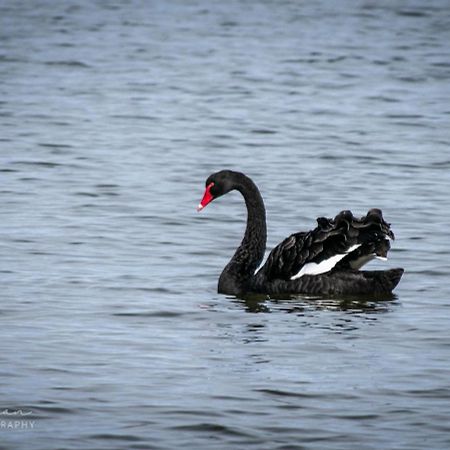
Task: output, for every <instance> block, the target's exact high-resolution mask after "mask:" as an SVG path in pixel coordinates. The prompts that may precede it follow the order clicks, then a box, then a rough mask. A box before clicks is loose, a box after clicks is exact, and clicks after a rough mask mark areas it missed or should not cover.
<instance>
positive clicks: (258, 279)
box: [199, 170, 403, 295]
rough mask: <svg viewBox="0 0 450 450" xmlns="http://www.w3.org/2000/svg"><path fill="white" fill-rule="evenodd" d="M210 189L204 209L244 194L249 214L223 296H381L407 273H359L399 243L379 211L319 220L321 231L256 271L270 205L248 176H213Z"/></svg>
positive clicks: (295, 238)
mask: <svg viewBox="0 0 450 450" xmlns="http://www.w3.org/2000/svg"><path fill="white" fill-rule="evenodd" d="M206 187H207V188H206V191H205V196H204V198H203V200H202V202H201V204H200V205H199V209H202V208H203V207H204V206H206V204H208V203H209V202H210V201H212V200H214V199H215V198H217V197H220V196H221V195H224V194H226V193H228V192H230V191H231V190H238V191H239V192H240V193H241V194H242V195H243V197H244V200H245V203H246V206H247V211H248V218H247V227H246V230H245V235H244V238H243V240H242V242H241V245H240V246H239V247H238V249H237V250H236V252H235V254H234V256H233V257H232V258H231V260H230V262H229V263H228V264H227V266H226V267H225V269H224V270H223V272H222V274H221V276H220V278H219V286H218V290H219V292H220V293H224V294H232V295H239V294H244V293H249V292H258V293H266V294H284V293H290V294H292V293H303V294H318V295H319V294H332V295H333V294H337V295H342V294H370V293H375V294H380V293H388V292H391V291H392V290H393V289H394V288H395V286H396V285H397V284H398V282H399V281H400V278H401V276H402V274H403V269H391V270H386V271H360V270H357V269H359V268H360V267H361V266H362V265H363V264H364V263H366V262H368V261H369V260H370V259H373V258H374V257H376V256H378V257H382V258H385V257H386V256H387V252H388V250H389V248H390V245H389V240H390V239H392V240H393V239H394V234H393V233H392V231H391V229H390V225H389V224H388V223H386V222H385V221H384V219H383V215H382V212H381V210H379V209H371V210H370V211H369V212H368V213H367V215H366V216H364V217H362V218H360V219H358V218H356V217H354V216H353V214H352V213H351V211H342V212H340V213H339V214H338V215H337V216H336V217H335V218H334V219H327V218H325V217H321V218H319V219H317V227H316V228H315V229H313V230H311V231H308V232H300V233H295V234H292V235H291V236H289V237H288V238H286V239H285V240H284V241H282V242H281V243H280V244H279V245H277V246H276V247H275V248H274V249H273V250H272V251H271V252H270V254H269V256H268V258H267V261H266V262H265V264H264V265H263V266H262V267H261V268H260V269H259V270H258V272H256V269H257V268H258V267H259V266H260V264H261V262H262V259H263V257H264V252H265V248H266V238H267V231H266V216H265V208H264V202H263V199H262V197H261V194H260V192H259V190H258V188H257V187H256V185H255V184H254V183H253V181H252V180H251V179H250V178H248V177H247V176H246V175H244V174H242V173H240V172H233V171H230V170H222V171H220V172H217V173H215V174H212V175H211V176H210V177H208V179H207V180H206ZM330 258H331V259H330ZM330 261H333V262H334V261H335V262H334V265H332V264H331V263H330V265H331V267H330V268H329V269H328V270H326V271H325V272H324V273H314V271H315V270H316V271H318V269H316V267H317V265H319V264H321V263H322V264H328V263H329V262H330ZM320 267H321V268H322V266H320ZM326 267H327V266H326ZM321 270H322V272H323V270H324V269H323V268H322V269H321ZM301 271H302V272H301ZM311 271H312V272H313V274H310V272H311ZM255 272H256V273H255ZM303 272H305V273H303Z"/></svg>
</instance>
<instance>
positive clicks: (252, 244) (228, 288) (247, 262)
mask: <svg viewBox="0 0 450 450" xmlns="http://www.w3.org/2000/svg"><path fill="white" fill-rule="evenodd" d="M236 189H237V190H238V191H239V192H240V193H241V194H242V195H243V197H244V200H245V204H246V206H247V227H246V229H245V235H244V238H243V239H242V242H241V245H240V246H239V247H238V249H237V250H236V252H235V254H234V256H233V257H232V258H231V260H230V262H229V263H228V264H227V266H226V267H225V269H224V270H223V272H222V274H221V276H220V278H219V292H223V293H228V294H238V293H239V292H240V291H242V290H243V288H244V287H245V285H246V284H248V282H249V281H250V279H251V278H252V277H253V276H254V274H255V271H256V269H257V268H258V267H259V265H260V264H261V261H262V260H263V258H264V253H265V250H266V240H267V228H266V210H265V208H264V202H263V199H262V197H261V194H260V192H259V190H258V188H257V187H256V185H255V184H254V183H253V181H252V180H250V178H248V177H243V178H242V179H240V180H239V183H238V184H237V185H236Z"/></svg>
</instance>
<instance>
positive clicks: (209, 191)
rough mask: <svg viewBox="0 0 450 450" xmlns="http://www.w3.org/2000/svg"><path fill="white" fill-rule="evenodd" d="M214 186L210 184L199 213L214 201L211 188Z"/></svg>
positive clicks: (200, 204) (198, 209) (198, 208)
mask: <svg viewBox="0 0 450 450" xmlns="http://www.w3.org/2000/svg"><path fill="white" fill-rule="evenodd" d="M213 186H214V183H209V184H208V186H206V189H205V193H204V194H203V198H202V201H201V202H200V203H199V204H198V206H197V211H198V212H200V211H201V210H202V209H203V208H204V207H205V206H206V205H207V204H208V203H210V202H212V201H213V200H214V197H213V195H212V194H211V188H212V187H213Z"/></svg>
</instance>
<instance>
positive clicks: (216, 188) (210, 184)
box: [197, 170, 245, 211]
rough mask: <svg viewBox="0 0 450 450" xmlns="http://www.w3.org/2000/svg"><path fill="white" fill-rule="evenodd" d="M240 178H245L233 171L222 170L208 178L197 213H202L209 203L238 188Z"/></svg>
mask: <svg viewBox="0 0 450 450" xmlns="http://www.w3.org/2000/svg"><path fill="white" fill-rule="evenodd" d="M240 176H245V175H243V174H241V173H239V172H233V171H232V170H221V171H220V172H216V173H213V174H212V175H210V176H209V177H208V179H207V180H206V183H205V193H204V194H203V198H202V200H201V201H200V203H199V205H198V206H197V211H201V210H202V209H203V208H204V207H205V206H206V205H207V204H208V203H211V202H212V201H213V200H214V199H216V198H218V197H221V196H222V195H225V194H227V193H228V192H230V191H232V190H233V189H236V188H237V185H238V180H239V177H240Z"/></svg>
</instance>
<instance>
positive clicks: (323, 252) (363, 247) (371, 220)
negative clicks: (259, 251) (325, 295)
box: [260, 209, 394, 280]
mask: <svg viewBox="0 0 450 450" xmlns="http://www.w3.org/2000/svg"><path fill="white" fill-rule="evenodd" d="M317 224H318V226H317V227H316V228H315V229H314V230H312V231H309V232H306V233H296V234H292V235H291V236H289V237H288V238H286V239H285V240H284V241H283V242H281V243H280V244H279V245H277V246H276V247H275V248H274V249H273V250H272V251H271V252H270V254H269V257H268V258H267V261H266V263H265V264H264V266H263V267H262V268H261V270H260V272H261V274H264V277H265V278H266V279H268V280H273V279H277V278H280V279H284V280H292V279H297V278H300V277H301V276H303V275H317V274H320V273H325V272H328V271H330V270H331V269H333V268H334V267H341V268H352V269H359V268H360V267H361V266H362V265H363V264H365V263H366V262H368V261H370V260H371V259H373V258H375V257H381V258H386V256H387V252H388V250H389V248H390V245H389V239H394V234H393V233H392V231H391V229H390V225H389V224H387V223H386V222H385V221H384V219H383V215H382V212H381V210H379V209H371V210H370V211H369V212H368V213H367V215H366V216H364V217H361V218H360V219H358V218H356V217H354V216H353V214H352V213H351V211H342V212H340V213H339V214H338V215H337V216H336V217H335V218H334V219H327V218H325V217H321V218H319V219H317Z"/></svg>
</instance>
